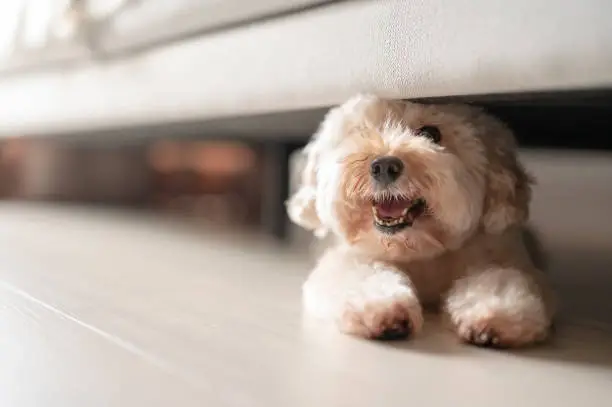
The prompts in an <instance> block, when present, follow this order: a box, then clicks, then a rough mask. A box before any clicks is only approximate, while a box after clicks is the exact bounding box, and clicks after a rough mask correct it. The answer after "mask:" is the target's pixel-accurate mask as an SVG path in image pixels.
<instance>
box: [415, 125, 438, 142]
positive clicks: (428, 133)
mask: <svg viewBox="0 0 612 407" xmlns="http://www.w3.org/2000/svg"><path fill="white" fill-rule="evenodd" d="M417 135H418V136H420V137H427V138H428V139H430V140H431V141H433V142H434V143H436V144H438V143H440V141H441V140H442V133H440V129H438V128H437V127H435V126H423V127H421V128H420V129H419V130H418V131H417Z"/></svg>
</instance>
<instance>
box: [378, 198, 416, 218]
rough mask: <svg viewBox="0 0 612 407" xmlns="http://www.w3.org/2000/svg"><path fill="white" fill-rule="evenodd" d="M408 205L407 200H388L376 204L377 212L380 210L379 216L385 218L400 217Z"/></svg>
mask: <svg viewBox="0 0 612 407" xmlns="http://www.w3.org/2000/svg"><path fill="white" fill-rule="evenodd" d="M406 207H408V202H406V201H400V200H393V201H386V202H381V203H378V204H376V212H378V216H382V217H383V218H399V217H400V216H402V214H403V212H404V209H406Z"/></svg>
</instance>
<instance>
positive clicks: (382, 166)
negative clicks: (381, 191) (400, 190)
mask: <svg viewBox="0 0 612 407" xmlns="http://www.w3.org/2000/svg"><path fill="white" fill-rule="evenodd" d="M403 169H404V164H403V163H402V160H400V159H399V158H397V157H380V158H377V159H376V160H374V161H372V164H371V165H370V174H372V178H374V179H375V180H376V181H378V182H381V183H384V184H390V183H391V182H393V181H395V180H396V179H398V178H399V176H400V175H401V174H402V170H403Z"/></svg>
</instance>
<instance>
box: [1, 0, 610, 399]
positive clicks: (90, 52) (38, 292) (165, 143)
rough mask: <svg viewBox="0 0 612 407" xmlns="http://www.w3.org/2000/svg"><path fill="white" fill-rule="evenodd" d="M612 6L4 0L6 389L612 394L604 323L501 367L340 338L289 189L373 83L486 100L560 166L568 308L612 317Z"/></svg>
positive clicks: (559, 243) (558, 267)
mask: <svg viewBox="0 0 612 407" xmlns="http://www.w3.org/2000/svg"><path fill="white" fill-rule="evenodd" d="M610 16H612V2H611V1H605V0H582V1H569V0H568V1H554V2H553V1H552V0H514V1H511V2H510V1H507V0H453V1H449V0H429V1H417V0H342V1H341V0H4V1H2V2H0V333H2V334H1V335H0V359H1V360H2V366H1V367H0V404H1V405H6V406H15V407H16V406H22V405H23V406H41V405H51V404H53V405H62V406H68V405H74V406H82V405H92V404H91V403H92V402H93V403H94V404H95V405H105V406H110V405H117V406H118V405H146V406H153V405H160V406H167V405H175V404H178V405H185V406H187V405H190V406H191V405H194V406H196V405H203V404H202V400H205V401H207V402H208V403H206V402H205V403H204V404H208V405H211V406H212V405H266V406H274V405H281V406H293V405H295V406H298V405H304V406H315V405H316V406H319V405H321V406H324V405H338V404H337V402H338V401H339V400H344V398H345V397H348V395H351V396H353V399H351V401H353V400H355V403H352V404H350V405H355V406H358V405H377V404H380V400H378V401H372V400H374V399H373V398H372V397H375V396H377V395H385V397H387V396H388V397H390V398H389V400H391V399H396V400H403V399H405V401H404V402H402V403H401V405H405V404H406V402H411V403H414V401H415V399H416V400H418V397H423V398H424V397H426V398H427V399H428V400H429V399H430V398H432V397H433V398H436V397H438V398H439V399H438V400H437V401H438V402H435V401H432V402H431V403H430V404H432V405H459V404H460V403H461V402H462V401H464V402H465V403H469V405H470V406H475V405H478V401H479V400H481V401H482V400H485V402H484V403H486V405H490V404H491V402H495V403H499V402H500V400H502V402H506V403H507V404H508V405H539V406H541V405H543V404H545V403H546V402H547V401H550V395H551V394H553V395H556V396H557V397H558V400H556V401H562V402H563V401H565V400H566V399H567V400H580V402H583V401H584V400H589V402H590V403H591V404H590V405H595V404H593V403H595V402H596V400H599V401H601V404H599V405H602V406H604V405H606V406H607V405H609V400H610V393H609V391H610V386H609V377H610V376H609V372H610V369H611V367H610V366H612V363H611V362H610V361H612V354H610V350H611V349H612V347H611V346H610V339H609V338H610V336H601V337H600V339H601V338H604V339H601V341H600V342H598V343H599V347H597V346H595V345H593V344H594V343H595V342H592V341H590V339H588V338H590V337H588V338H587V336H582V333H583V332H585V331H572V332H574V333H571V332H570V331H567V332H570V333H568V334H566V335H565V336H562V340H561V341H560V342H559V343H560V344H559V343H557V344H556V345H555V346H557V347H556V348H554V347H553V349H552V350H551V351H550V352H549V354H546V351H544V353H543V354H538V356H534V355H533V354H530V355H531V356H524V357H523V358H520V357H519V358H518V359H517V360H519V362H520V363H519V362H516V364H515V365H513V364H512V363H515V362H514V359H512V358H506V359H504V361H503V363H504V367H503V368H500V366H499V365H496V364H497V363H499V361H500V360H501V359H502V357H500V358H497V357H496V356H492V357H491V356H488V355H490V354H484V353H482V354H481V353H478V354H477V356H476V357H477V358H478V360H479V364H478V367H477V368H474V367H473V366H474V365H473V364H472V362H471V361H470V359H468V361H467V362H466V359H465V358H464V357H463V356H465V353H463V352H464V350H463V348H461V349H459V350H457V348H456V344H455V343H454V342H444V341H442V342H440V341H438V340H437V339H436V338H437V337H434V339H436V340H433V341H432V342H431V343H432V345H431V347H425V348H422V349H420V350H421V351H422V352H421V353H420V354H418V353H419V348H418V347H419V346H422V345H418V342H417V345H415V346H416V347H417V348H416V349H417V355H416V356H415V354H414V353H410V352H404V350H406V349H403V350H402V349H401V347H397V348H396V347H380V348H379V347H374V346H367V345H363V344H357V343H352V342H351V343H346V344H343V345H342V347H335V348H334V349H333V351H332V352H330V353H327V354H326V349H327V348H325V346H324V344H323V345H321V344H320V343H319V342H316V341H310V339H308V338H306V339H304V338H305V336H303V333H302V331H301V330H300V328H299V316H300V304H299V299H300V295H299V292H300V286H301V284H302V281H303V280H304V278H305V277H306V274H307V272H308V270H309V268H310V267H311V265H312V263H313V254H312V253H311V246H312V244H313V238H312V236H310V235H309V234H308V233H306V232H304V231H300V230H299V229H298V228H296V227H293V226H291V225H290V224H289V222H288V220H287V217H286V215H285V208H284V201H285V200H286V198H287V197H288V195H289V193H290V191H291V190H292V188H294V187H295V179H296V176H297V172H296V169H297V168H298V167H299V161H300V160H299V156H298V152H299V149H300V148H301V147H302V146H304V145H305V143H306V142H307V140H308V138H309V137H310V135H311V134H312V133H313V132H314V131H315V130H316V128H317V126H318V124H319V123H320V121H321V120H322V118H323V116H324V114H325V112H326V111H327V110H328V109H329V107H331V106H333V105H335V104H338V103H341V102H343V101H344V100H346V99H347V98H349V97H350V96H353V95H354V94H356V93H359V92H372V93H375V94H378V95H380V96H383V97H388V98H396V99H409V100H417V101H423V102H427V103H447V102H459V103H471V104H475V105H478V106H482V107H484V108H485V109H487V110H488V111H489V112H490V113H492V114H494V115H497V116H499V117H500V118H501V119H503V120H504V121H506V122H507V123H508V124H509V125H510V126H511V127H512V128H513V129H514V130H515V132H516V134H517V137H518V139H519V142H520V145H521V146H522V148H521V156H522V159H523V160H524V162H525V164H526V166H527V168H528V169H529V170H530V171H531V172H532V173H533V174H534V175H535V176H536V178H537V179H538V185H537V186H536V188H535V191H534V200H533V205H532V220H533V223H534V224H535V225H536V226H537V228H538V229H539V231H540V233H541V235H542V237H543V238H544V240H545V242H546V247H547V249H548V251H549V253H550V260H551V270H550V273H551V277H552V280H553V282H554V284H555V285H556V286H557V288H558V289H559V292H560V294H561V297H562V317H563V318H565V319H567V320H572V321H574V323H576V324H577V325H580V326H582V327H584V326H589V327H591V328H592V330H590V331H586V332H589V333H593V331H596V332H607V333H608V335H609V333H610V332H612V301H610V293H611V292H612V291H611V290H612V275H611V274H610V270H612V254H611V253H612V219H611V212H610V211H611V209H612V137H611V134H612V24H611V23H610ZM177 225H180V227H179V226H177ZM183 227H184V228H183ZM67 321H68V322H67ZM593 327H597V328H596V329H595V328H593ZM591 328H589V329H591ZM576 332H578V333H576ZM6 333H8V334H6ZM92 333H93V335H92ZM602 335H603V334H602ZM100 337H102V338H103V341H102V342H101V343H98V342H97V341H99V339H100ZM242 338H248V340H241V339H242ZM326 338H327V337H326ZM567 338H569V339H567ZM576 338H578V339H576ZM585 338H587V339H585ZM326 340H327V339H326ZM580 341H582V342H580ZM323 342H324V341H323ZM331 342H333V341H331V340H330V343H331ZM319 345H321V346H319ZM453 346H455V347H453ZM341 348H342V349H346V350H347V351H346V352H344V351H342V352H338V349H341ZM438 348H439V349H438ZM351 349H353V350H355V351H354V352H351ZM434 349H435V350H434ZM449 349H454V350H450V351H449ZM126 350H127V352H126ZM412 350H414V349H412ZM432 350H434V351H433V352H432ZM304 352H306V353H304ZM453 352H456V353H455V355H456V356H459V357H456V358H446V357H444V358H441V357H438V356H439V355H442V354H444V355H446V354H447V353H453ZM555 352H557V353H555ZM589 352H591V353H589ZM606 352H607V353H606ZM561 353H564V355H565V356H564V357H560V354H561ZM374 354H376V357H370V356H369V355H374ZM431 354H435V356H436V357H431V358H430V357H429V356H430V355H431ZM133 355H136V356H138V357H137V358H132V356H133ZM304 355H306V356H304ZM346 355H350V356H349V357H348V358H347V357H346ZM469 355H470V357H472V356H473V355H474V354H469ZM483 355H484V356H483ZM542 355H543V356H542ZM606 355H607V356H606ZM343 356H345V358H344V359H343ZM608 356H609V357H608ZM530 358H531V359H530ZM451 359H453V360H452V361H450V360H451ZM510 359H512V360H513V361H510ZM546 359H550V360H552V361H554V362H553V363H551V364H547V363H540V362H539V361H546ZM134 360H137V361H138V363H135V362H134ZM530 360H531V361H530ZM142 361H145V362H146V363H142ZM377 361H380V363H382V364H383V365H378V362H377ZM423 361H425V362H423ZM559 361H561V362H560V363H559ZM415 363H416V364H419V363H420V364H421V365H419V366H420V368H419V369H422V370H416V372H417V373H418V374H414V372H415V370H412V371H411V372H412V373H410V376H405V375H404V373H403V372H402V374H400V375H394V374H392V373H390V372H391V371H392V370H393V369H394V368H397V367H399V366H410V367H414V366H416V365H415ZM448 363H458V364H459V365H458V367H457V369H452V368H448V366H449V365H448ZM487 363H491V364H489V365H488V364H487ZM260 364H263V365H264V366H266V368H264V369H261V368H259V367H257V366H259V365H260ZM92 366H95V368H93V369H92V368H91V367H92ZM143 366H144V367H143ZM364 366H369V367H370V368H368V369H366V368H364ZM470 366H472V368H470ZM508 366H514V368H516V369H519V368H523V367H527V369H528V370H526V371H524V372H521V371H520V370H513V369H512V368H510V369H509V368H508ZM517 366H518V367H517ZM549 366H554V368H550V367H549ZM567 366H570V368H568V369H567V370H563V369H565V368H566V367H567ZM577 366H580V368H578V367H577ZM584 366H587V367H586V368H584V369H585V370H586V373H585V374H582V370H581V369H582V367H584ZM591 366H595V367H596V368H595V369H592V370H589V369H590V367H591ZM50 367H52V370H50ZM470 369H472V370H470ZM537 369H542V370H537ZM158 371H160V372H163V374H161V375H160V376H159V377H158V376H156V375H157V373H158ZM379 371H380V372H385V374H384V375H378V374H372V372H379ZM421 371H422V372H424V373H420V372H421ZM168 372H170V374H167V373H168ZM294 372H297V373H298V374H297V375H295V374H292V373H294ZM338 372H341V374H338ZM453 372H461V375H460V376H461V377H460V378H459V377H457V376H456V374H455V375H454V376H452V375H453ZM483 372H485V373H484V374H483ZM490 372H495V373H494V374H489V373H490ZM534 372H535V373H534ZM446 374H450V375H451V376H452V377H450V376H449V377H448V380H445V379H443V378H444V377H445V376H444V375H446ZM360 375H361V376H360ZM382 376H384V377H385V380H378V379H380V378H381V377H382ZM536 376H537V377H546V378H547V380H546V381H543V380H535V381H534V380H533V378H534V377H536ZM395 377H398V378H402V380H404V379H403V378H404V377H410V378H411V379H410V381H408V382H410V383H409V384H411V385H412V387H411V388H410V391H408V392H405V389H406V386H405V384H406V383H405V382H404V381H402V382H399V381H397V382H394V381H393V378H395ZM431 377H438V380H435V381H434V382H435V383H436V386H442V387H444V386H446V385H447V384H449V385H450V387H451V388H452V386H453V385H455V386H457V387H455V389H454V393H453V391H439V389H438V388H436V389H431V383H432V381H431ZM377 378H378V379H377ZM387 379H389V380H387ZM317 380H318V381H317ZM398 380H399V379H398ZM549 380H552V382H551V383H556V384H552V385H548V386H550V387H548V388H547V387H546V384H545V383H544V382H546V383H548V381H549ZM555 380H556V381H555ZM568 380H569V381H571V382H572V383H571V385H570V386H567V385H566V384H567V383H566V382H567V381H568ZM598 380H599V381H598ZM605 380H607V381H605ZM462 381H464V383H461V382H462ZM512 381H515V382H516V383H518V384H516V385H515V384H514V383H512ZM521 381H523V382H522V383H523V384H524V386H523V387H521V385H520V383H521ZM120 382H121V383H120ZM24 383H25V385H24ZM278 383H280V384H278ZM311 383H318V385H316V386H319V387H318V388H321V389H323V390H322V391H320V392H319V391H316V392H314V393H315V395H314V396H313V395H312V394H313V392H312V388H314V387H315V385H314V384H311ZM508 383H511V384H510V386H511V387H510V388H517V389H518V388H528V389H529V392H526V393H524V392H521V391H517V392H508V391H507V389H508V388H509V387H508V386H509V384H508ZM534 383H537V386H536V385H534ZM356 384H357V385H356ZM474 384H477V386H478V387H476V388H474V387H470V385H474ZM464 385H465V386H464ZM202 386H204V390H203V387H202ZM206 386H208V387H206ZM472 388H473V389H474V390H473V392H472V393H470V391H471V389H472ZM151 389H157V390H159V391H157V392H154V391H151ZM194 389H196V390H197V391H196V390H194ZM210 389H212V391H211V390H210ZM279 389H281V390H282V391H279ZM343 389H344V391H343ZM347 389H350V390H347ZM374 389H378V390H377V391H374ZM285 390H286V391H285ZM564 391H566V393H563V392H564ZM570 391H571V392H572V393H571V394H570ZM580 391H583V392H582V393H580ZM198 392H199V393H198ZM466 392H467V393H466ZM487 392H489V393H490V394H489V396H490V397H489V399H487V398H486V393H487ZM574 392H576V393H575V394H578V395H577V396H574ZM605 392H607V393H605ZM217 393H219V394H221V396H218V394H217ZM540 393H541V397H540V398H538V394H540ZM604 393H605V394H604ZM203 394H204V395H205V396H202V395H203ZM453 394H461V397H454V396H453ZM475 394H478V395H479V396H480V395H482V394H485V396H483V398H481V399H477V398H475V396H474V395H475ZM499 394H504V397H503V398H499ZM326 395H327V396H329V399H327V401H328V403H325V397H326ZM466 395H467V396H466ZM598 395H599V396H598ZM216 397H221V398H223V397H225V398H224V399H223V402H220V401H219V399H217V398H216ZM312 397H320V398H317V399H316V400H315V399H313V398H312ZM321 397H322V398H321ZM444 397H450V399H446V400H443V398H444ZM521 397H523V398H525V397H526V399H521ZM572 397H573V399H572ZM606 397H607V398H606ZM49 400H54V401H55V402H54V401H49ZM92 400H93V401H92ZM182 400H185V402H182ZM228 400H229V401H228ZM254 400H255V401H258V402H259V403H257V402H254ZM321 400H322V402H319V401H321ZM330 400H332V402H331V404H330V403H329V401H330ZM347 400H348V399H347ZM368 400H369V401H372V402H371V403H369V404H367V402H368ZM385 400H387V399H386V398H385ZM536 400H539V401H536ZM542 400H544V401H542ZM70 402H72V403H73V404H70ZM96 402H99V403H98V404H96ZM580 402H577V403H580ZM359 403H362V404H359ZM364 403H366V404H364ZM385 403H387V401H385ZM457 403H459V404H457ZM484 403H483V405H485V404H484ZM525 403H527V404H525ZM529 403H532V404H529ZM534 403H535V404H534ZM606 403H607V404H606ZM417 404H418V403H417ZM421 404H423V403H421ZM557 404H558V403H557ZM466 405H468V404H466Z"/></svg>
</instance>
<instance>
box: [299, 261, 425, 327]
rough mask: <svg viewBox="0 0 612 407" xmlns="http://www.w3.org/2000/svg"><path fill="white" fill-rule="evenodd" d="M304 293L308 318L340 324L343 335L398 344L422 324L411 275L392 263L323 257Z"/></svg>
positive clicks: (305, 286)
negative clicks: (397, 342)
mask: <svg viewBox="0 0 612 407" xmlns="http://www.w3.org/2000/svg"><path fill="white" fill-rule="evenodd" d="M303 294H304V296H303V300H304V308H305V311H306V313H308V314H310V315H313V316H316V317H319V318H325V319H329V320H333V321H336V322H337V324H338V326H339V328H340V330H341V331H342V332H344V333H348V334H352V335H356V336H360V337H364V338H371V339H400V338H405V337H407V336H409V335H410V334H415V333H417V332H418V331H419V330H420V329H421V326H422V324H423V316H422V312H421V305H420V304H419V301H418V299H417V296H416V293H415V291H414V289H413V287H412V284H411V282H410V279H409V278H408V276H406V275H405V274H404V273H403V272H402V271H401V270H399V269H397V268H396V267H394V266H392V265H390V264H386V263H382V262H369V261H367V260H365V259H363V260H357V259H355V258H354V257H353V256H352V255H350V254H348V253H344V252H343V251H342V250H333V251H330V252H328V253H326V254H325V255H324V256H323V257H322V258H321V260H320V261H319V264H318V265H317V267H316V268H315V270H314V271H313V272H312V274H311V275H310V276H309V278H308V280H307V281H306V283H305V284H304V292H303Z"/></svg>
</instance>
